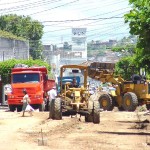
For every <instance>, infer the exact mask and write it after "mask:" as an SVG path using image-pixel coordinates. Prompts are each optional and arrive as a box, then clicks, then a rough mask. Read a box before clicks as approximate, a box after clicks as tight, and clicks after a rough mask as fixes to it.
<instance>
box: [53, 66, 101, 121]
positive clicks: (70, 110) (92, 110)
mask: <svg viewBox="0 0 150 150" xmlns="http://www.w3.org/2000/svg"><path fill="white" fill-rule="evenodd" d="M65 72H69V73H70V72H71V73H72V72H73V76H74V78H75V77H76V75H75V74H76V72H79V73H80V75H81V76H80V77H81V78H82V79H81V83H80V85H79V86H78V87H77V86H76V87H74V86H73V85H72V81H70V79H69V80H68V82H67V79H66V78H65V82H63V79H64V76H65V75H66V73H65ZM87 77H88V67H87V66H82V65H64V66H62V67H61V68H60V77H59V79H60V80H59V88H60V90H59V91H60V92H59V93H58V96H57V98H56V99H55V100H53V101H51V102H50V118H52V119H56V120H60V119H62V115H63V114H64V115H66V114H67V115H70V116H73V115H77V114H80V116H84V117H85V122H93V123H95V124H98V123H100V111H99V110H100V106H99V102H98V101H95V100H94V98H93V97H92V95H90V93H89V88H88V82H87Z"/></svg>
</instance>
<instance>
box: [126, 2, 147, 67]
mask: <svg viewBox="0 0 150 150" xmlns="http://www.w3.org/2000/svg"><path fill="white" fill-rule="evenodd" d="M129 3H130V4H131V6H132V9H131V10H130V12H129V13H127V14H125V22H126V23H129V26H130V33H131V34H132V35H137V36H138V41H137V49H136V59H135V61H136V62H137V63H138V65H139V66H141V67H145V66H148V67H150V1H149V0H129Z"/></svg>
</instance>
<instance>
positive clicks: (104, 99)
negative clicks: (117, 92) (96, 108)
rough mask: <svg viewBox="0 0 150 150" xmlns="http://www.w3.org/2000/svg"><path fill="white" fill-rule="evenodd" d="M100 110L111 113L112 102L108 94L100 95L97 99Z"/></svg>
mask: <svg viewBox="0 0 150 150" xmlns="http://www.w3.org/2000/svg"><path fill="white" fill-rule="evenodd" d="M99 103H100V108H102V109H103V110H108V111H112V110H113V108H114V102H113V99H112V97H111V96H110V95H109V94H102V95H101V96H100V97H99Z"/></svg>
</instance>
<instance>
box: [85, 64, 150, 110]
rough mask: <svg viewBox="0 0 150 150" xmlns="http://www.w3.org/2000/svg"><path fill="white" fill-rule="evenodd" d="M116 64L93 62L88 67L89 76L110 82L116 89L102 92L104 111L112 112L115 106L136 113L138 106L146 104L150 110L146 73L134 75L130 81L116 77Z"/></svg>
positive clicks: (100, 95) (100, 99)
mask: <svg viewBox="0 0 150 150" xmlns="http://www.w3.org/2000/svg"><path fill="white" fill-rule="evenodd" d="M114 69H115V64H114V63H100V62H93V63H91V64H90V65H89V66H88V76H89V77H91V78H92V79H95V80H99V81H101V82H102V83H106V82H110V83H111V84H112V86H113V87H114V88H115V89H116V90H113V91H111V90H110V91H107V92H100V93H99V95H98V101H99V103H100V107H101V108H103V110H108V111H111V110H113V108H114V106H117V107H118V109H119V110H125V111H135V109H136V108H137V106H139V105H143V104H146V107H147V109H150V81H148V80H146V77H145V75H144V72H141V74H140V75H138V74H133V75H132V76H131V80H130V81H126V80H124V79H123V78H122V77H121V76H118V77H115V76H114Z"/></svg>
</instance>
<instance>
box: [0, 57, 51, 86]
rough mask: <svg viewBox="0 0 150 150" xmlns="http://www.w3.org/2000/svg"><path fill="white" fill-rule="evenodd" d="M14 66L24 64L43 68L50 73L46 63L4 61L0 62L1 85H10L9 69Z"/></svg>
mask: <svg viewBox="0 0 150 150" xmlns="http://www.w3.org/2000/svg"><path fill="white" fill-rule="evenodd" d="M16 64H26V65H28V66H45V67H46V68H47V69H48V72H49V73H50V70H51V67H50V65H49V64H47V63H46V62H43V61H41V60H32V59H30V60H16V59H11V60H6V61H3V62H0V75H1V79H2V83H4V84H9V83H10V79H11V78H10V77H11V69H12V68H14V66H15V65H16Z"/></svg>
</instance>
